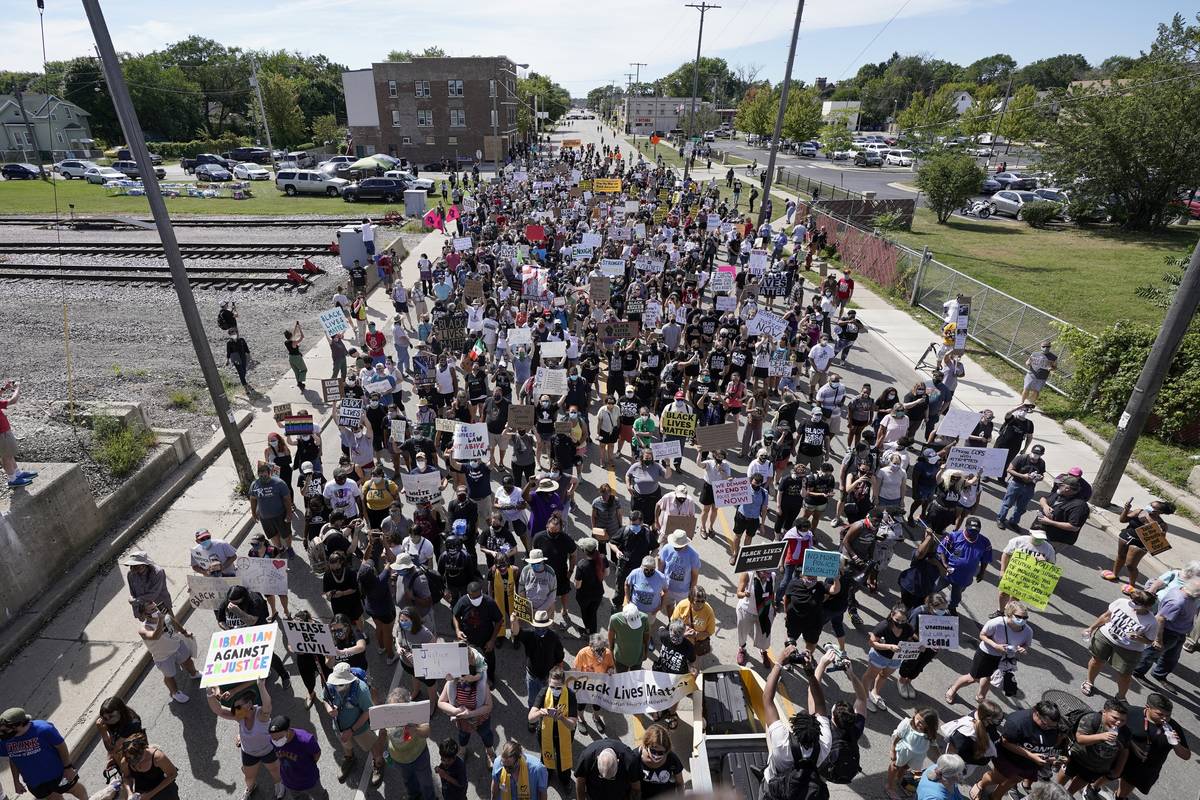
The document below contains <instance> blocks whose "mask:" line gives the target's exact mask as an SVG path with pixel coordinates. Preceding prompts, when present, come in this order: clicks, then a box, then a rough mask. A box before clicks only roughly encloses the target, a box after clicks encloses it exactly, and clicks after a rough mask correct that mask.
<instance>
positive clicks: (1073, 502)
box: [1029, 475, 1092, 545]
mask: <svg viewBox="0 0 1200 800" xmlns="http://www.w3.org/2000/svg"><path fill="white" fill-rule="evenodd" d="M1038 505H1039V506H1040V508H1041V510H1040V513H1039V514H1038V515H1037V519H1035V520H1034V521H1033V524H1032V525H1030V526H1029V527H1030V529H1032V530H1043V531H1045V532H1046V538H1047V539H1049V540H1050V542H1051V543H1053V544H1055V545H1072V544H1075V542H1076V541H1077V540H1078V539H1079V532H1080V531H1081V530H1083V526H1084V523H1086V522H1087V520H1088V517H1089V516H1090V515H1091V513H1092V510H1091V507H1090V506H1089V505H1088V504H1087V501H1086V500H1084V499H1083V498H1081V497H1080V496H1079V478H1077V477H1075V476H1074V475H1068V476H1067V477H1065V478H1063V479H1062V480H1061V481H1059V482H1058V484H1057V485H1056V486H1055V487H1054V491H1052V492H1051V493H1050V496H1049V497H1039V498H1038Z"/></svg>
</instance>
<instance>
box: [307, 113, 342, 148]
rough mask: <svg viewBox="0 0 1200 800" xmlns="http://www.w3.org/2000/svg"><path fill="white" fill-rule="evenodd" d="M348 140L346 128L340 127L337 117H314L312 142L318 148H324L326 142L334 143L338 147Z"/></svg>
mask: <svg viewBox="0 0 1200 800" xmlns="http://www.w3.org/2000/svg"><path fill="white" fill-rule="evenodd" d="M345 138H346V126H345V125H339V124H338V121H337V117H335V116H334V115H333V114H321V115H320V116H317V117H314V118H313V121H312V140H313V142H314V143H316V145H317V147H318V148H320V147H322V146H323V145H324V144H325V143H326V142H332V143H333V144H334V145H337V144H339V143H341V142H342V141H344V140H345Z"/></svg>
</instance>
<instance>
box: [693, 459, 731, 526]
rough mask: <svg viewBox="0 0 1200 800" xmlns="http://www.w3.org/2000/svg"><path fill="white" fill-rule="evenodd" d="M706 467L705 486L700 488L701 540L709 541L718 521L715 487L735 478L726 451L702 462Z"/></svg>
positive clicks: (701, 464)
mask: <svg viewBox="0 0 1200 800" xmlns="http://www.w3.org/2000/svg"><path fill="white" fill-rule="evenodd" d="M700 466H702V467H704V485H703V486H702V487H700V506H701V509H700V522H699V527H700V538H702V539H707V538H708V537H709V536H710V535H711V534H712V531H713V524H714V522H715V521H716V519H717V505H716V500H715V498H714V497H713V486H714V485H715V484H718V483H721V482H722V481H727V480H729V479H730V478H731V477H733V469H732V468H731V467H730V465H729V463H728V462H726V461H725V451H724V450H716V451H714V452H713V454H712V457H711V458H707V459H704V460H703V461H701V462H700Z"/></svg>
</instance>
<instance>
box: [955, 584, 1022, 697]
mask: <svg viewBox="0 0 1200 800" xmlns="http://www.w3.org/2000/svg"><path fill="white" fill-rule="evenodd" d="M1031 644H1033V628H1031V627H1029V609H1028V608H1027V607H1026V606H1025V604H1024V603H1022V602H1020V601H1017V600H1010V601H1009V602H1008V604H1007V605H1005V606H1004V616H1003V617H996V618H994V619H990V620H988V622H987V623H986V624H985V625H984V626H983V628H981V629H980V631H979V649H978V650H976V651H975V658H974V659H973V660H972V661H971V669H970V670H969V671H968V672H967V674H965V675H960V676H959V678H958V679H957V680H956V681H954V683H953V684H951V685H950V688H949V689H947V690H946V703H947V704H949V703H953V702H955V700H956V699H957V697H958V692H959V690H961V689H963V688H964V687H967V686H970V685H971V684H972V683H975V681H979V694H977V695H976V696H975V703H976V704H977V705H978V704H979V703H982V702H983V700H984V698H985V697H987V693H988V688H989V687H990V686H991V682H992V674H993V673H995V671H996V670H997V669H1000V668H1001V666H1002V664H1003V662H1005V661H1009V662H1011V663H1012V664H1013V665H1014V668H1015V663H1016V660H1017V658H1018V657H1019V656H1023V655H1025V653H1026V652H1027V650H1028V647H1029V645H1031ZM1003 674H1004V693H1005V694H1006V695H1010V696H1011V695H1013V694H1016V688H1017V685H1016V681H1015V680H1014V679H1013V678H1012V677H1011V676H1012V670H1004V671H1003Z"/></svg>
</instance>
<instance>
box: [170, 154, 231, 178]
mask: <svg viewBox="0 0 1200 800" xmlns="http://www.w3.org/2000/svg"><path fill="white" fill-rule="evenodd" d="M201 164H216V165H217V166H219V167H224V168H225V169H227V170H232V169H233V165H232V164H230V163H229V162H228V161H226V160H225V159H224V158H222V157H221V156H219V155H217V154H216V153H201V154H200V155H198V156H196V157H195V158H184V159H181V160H180V162H179V166H181V167H183V171H184V172H186V173H187V174H188V175H193V174H195V172H196V167H198V166H200V165H201Z"/></svg>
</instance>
